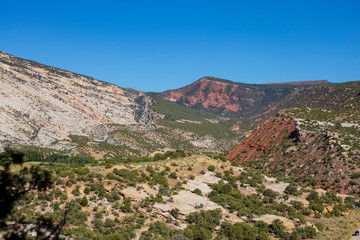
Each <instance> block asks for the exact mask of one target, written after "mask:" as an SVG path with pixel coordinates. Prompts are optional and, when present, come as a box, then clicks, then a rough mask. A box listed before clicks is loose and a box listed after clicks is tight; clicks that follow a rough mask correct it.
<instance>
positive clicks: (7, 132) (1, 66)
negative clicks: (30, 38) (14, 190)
mask: <svg viewBox="0 0 360 240" xmlns="http://www.w3.org/2000/svg"><path fill="white" fill-rule="evenodd" d="M0 84H1V88H0V99H1V101H0V124H1V129H0V136H1V137H0V142H1V144H2V145H3V146H4V144H7V143H11V144H16V145H35V146H41V147H47V148H53V149H58V150H60V149H66V148H69V147H71V143H70V142H69V141H68V140H69V136H70V135H83V136H88V135H89V134H88V133H89V132H91V131H92V129H94V130H96V129H99V128H100V126H102V125H108V124H124V125H130V124H139V125H151V124H152V123H153V121H154V120H156V119H157V117H158V114H156V113H154V112H153V111H152V110H151V105H152V104H153V100H152V99H151V98H150V97H148V96H146V95H145V94H144V93H143V92H140V91H136V90H133V89H125V88H121V87H118V86H116V85H113V84H110V83H106V82H102V81H99V80H96V79H93V78H91V77H87V76H84V75H80V74H76V73H72V72H69V71H65V70H61V69H58V68H54V67H49V66H46V65H42V64H39V63H37V62H34V61H30V60H25V59H20V58H17V57H14V56H12V55H9V54H6V53H4V52H0ZM100 135H101V134H100ZM100 138H101V136H100Z"/></svg>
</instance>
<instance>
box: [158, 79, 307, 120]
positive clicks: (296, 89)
mask: <svg viewBox="0 0 360 240" xmlns="http://www.w3.org/2000/svg"><path fill="white" fill-rule="evenodd" d="M307 89H309V87H308V86H307V87H306V86H301V85H297V86H293V85H277V86H276V87H273V86H270V85H255V84H244V83H236V82H232V81H228V80H223V79H219V78H214V77H203V78H201V79H199V80H198V81H196V82H194V83H192V84H190V85H188V86H186V87H183V88H179V89H175V90H168V91H165V92H163V93H162V95H164V96H165V97H166V99H168V100H170V101H173V102H177V103H179V104H183V105H185V106H189V107H195V108H199V107H200V108H203V109H206V110H210V111H213V112H216V113H222V114H230V115H231V114H240V115H241V116H261V115H266V114H269V113H273V112H275V111H276V110H279V109H281V108H283V107H284V106H288V105H289V104H290V103H291V102H292V101H293V100H294V99H296V98H297V97H298V96H299V95H300V94H301V93H302V92H303V91H305V90H307Z"/></svg>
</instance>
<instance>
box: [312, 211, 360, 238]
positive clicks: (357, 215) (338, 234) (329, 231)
mask: <svg viewBox="0 0 360 240" xmlns="http://www.w3.org/2000/svg"><path fill="white" fill-rule="evenodd" d="M317 222H322V223H323V224H324V225H325V226H326V227H325V229H324V230H323V231H322V232H320V233H319V234H318V236H317V237H316V239H319V240H320V239H321V240H328V239H329V240H330V239H334V240H348V239H350V238H351V235H352V233H353V232H354V231H355V230H356V229H357V228H359V227H360V211H359V210H354V211H353V212H352V214H350V215H349V216H341V217H331V218H325V217H322V218H321V219H320V220H319V221H317Z"/></svg>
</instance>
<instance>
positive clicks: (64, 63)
mask: <svg viewBox="0 0 360 240" xmlns="http://www.w3.org/2000/svg"><path fill="white" fill-rule="evenodd" d="M0 50H2V51H5V52H7V53H10V54H13V55H15V56H18V57H22V58H26V59H32V60H35V61H38V62H40V63H44V64H47V65H51V66H55V67H59V68H63V69H66V70H70V71H73V72H77V73H81V74H85V75H89V76H92V77H94V78H97V79H100V80H103V81H107V82H111V83H114V84H117V85H119V86H121V87H131V88H135V89H138V90H143V91H163V90H166V89H173V88H178V87H182V86H184V85H187V84H190V83H191V82H193V81H195V80H197V79H198V78H200V77H202V76H216V77H220V78H225V79H229V80H233V81H237V82H245V83H265V82H284V81H298V80H314V79H327V80H329V81H332V82H343V81H352V80H360V1H359V0H353V1H351V0H336V1H332V0H326V1H322V0H283V1H279V0H271V1H269V0H264V1H256V0H247V1H240V0H238V1H226V0H216V1H211V0H207V1H196V0H192V1H186V0H181V1H177V0H166V1H156V0H152V1H135V0H127V1H106V0H103V1H90V0H88V1H76V0H72V1H68V0H61V1H60V0H52V1H49V0H47V1H36V0H35V1H28V0H26V1H21V0H20V1H5V0H0Z"/></svg>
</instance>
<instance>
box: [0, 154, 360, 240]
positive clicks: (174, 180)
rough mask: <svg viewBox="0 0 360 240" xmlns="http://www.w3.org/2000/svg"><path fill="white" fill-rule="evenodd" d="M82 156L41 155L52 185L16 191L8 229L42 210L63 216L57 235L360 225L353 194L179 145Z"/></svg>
mask: <svg viewBox="0 0 360 240" xmlns="http://www.w3.org/2000/svg"><path fill="white" fill-rule="evenodd" d="M79 163H80V162H77V164H63V163H61V162H55V163H43V164H42V166H43V168H46V169H52V177H51V179H52V180H53V186H52V188H51V189H49V190H48V191H47V192H44V193H36V192H34V191H32V192H28V193H27V194H26V195H25V196H24V197H23V198H21V199H20V201H19V202H18V205H17V207H16V208H15V209H14V211H13V212H12V214H11V216H9V219H8V220H9V222H10V224H8V227H9V231H8V233H12V232H13V231H14V230H15V233H21V231H22V230H23V226H22V225H21V224H19V223H18V224H16V223H13V222H12V220H13V219H18V220H17V221H19V222H22V221H25V222H27V223H28V222H35V220H36V219H38V217H39V216H44V217H45V219H50V220H51V222H53V223H55V224H57V223H59V222H60V221H62V219H64V216H65V220H64V227H63V229H62V230H61V236H63V237H70V238H72V239H141V240H146V239H193V240H195V239H204V240H210V239H216V240H220V239H264V240H266V239H273V238H274V237H276V238H279V239H289V237H290V236H291V238H292V239H294V238H295V239H313V238H315V237H317V239H325V237H327V236H329V235H332V236H333V237H334V236H336V237H344V236H345V237H346V236H349V232H350V231H352V229H353V228H356V227H359V223H358V219H360V213H359V211H358V210H356V209H354V206H353V205H352V201H353V202H354V203H356V204H358V200H354V199H352V198H349V196H346V195H336V194H335V193H333V192H326V191H321V190H316V189H313V187H301V186H296V185H294V184H289V183H288V182H282V181H278V180H277V179H276V178H270V177H268V176H266V175H263V174H261V173H260V172H259V171H253V170H250V169H244V168H241V167H238V166H233V164H231V163H230V162H227V161H224V158H223V156H221V155H216V154H208V155H204V154H186V153H184V152H182V151H177V152H166V153H164V154H162V153H158V154H156V155H154V156H153V157H152V158H149V159H145V158H141V159H137V161H133V162H129V163H113V164H109V163H106V162H102V161H99V162H94V163H92V164H79ZM31 165H32V166H34V165H39V163H36V162H33V163H31V162H30V163H26V166H31ZM0 171H1V169H0ZM13 171H14V173H16V169H14V170H13ZM355 201H356V202H355ZM20 216H22V217H23V220H22V218H20ZM334 221H341V222H342V223H344V224H346V226H345V227H343V226H342V225H341V226H331V225H330V224H333V223H332V222H334ZM328 224H329V226H331V229H328V228H326V226H328ZM31 228H32V226H31V225H27V229H31ZM2 229H4V228H2ZM334 231H335V233H334ZM1 234H6V233H4V232H0V235H1ZM296 237H298V238H296Z"/></svg>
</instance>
